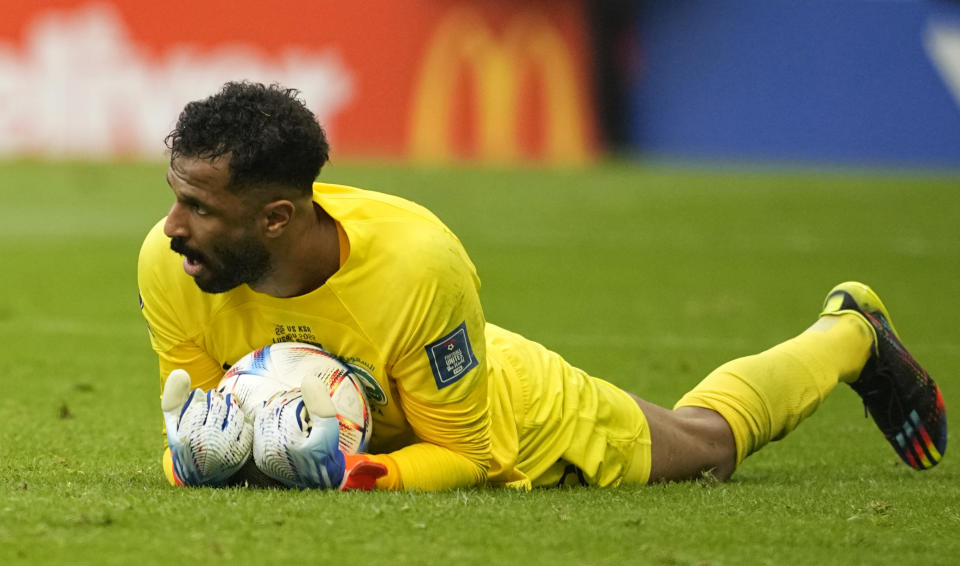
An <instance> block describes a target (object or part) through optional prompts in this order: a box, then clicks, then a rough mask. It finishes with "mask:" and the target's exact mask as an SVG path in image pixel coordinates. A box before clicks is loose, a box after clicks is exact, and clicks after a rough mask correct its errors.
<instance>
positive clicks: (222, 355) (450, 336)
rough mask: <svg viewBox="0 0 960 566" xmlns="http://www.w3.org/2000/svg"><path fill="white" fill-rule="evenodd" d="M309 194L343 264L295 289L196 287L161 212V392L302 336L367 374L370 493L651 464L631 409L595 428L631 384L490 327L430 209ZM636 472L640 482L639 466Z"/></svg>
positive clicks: (147, 283) (459, 254)
mask: <svg viewBox="0 0 960 566" xmlns="http://www.w3.org/2000/svg"><path fill="white" fill-rule="evenodd" d="M314 201H315V202H317V203H318V204H319V205H320V206H321V207H322V208H323V209H324V210H325V211H326V212H327V213H328V214H329V215H330V216H331V217H332V218H333V219H334V220H336V222H337V224H338V230H339V231H340V239H341V266H340V269H339V270H338V271H337V272H336V273H335V274H334V275H333V276H331V277H330V278H329V279H328V280H327V281H326V282H325V283H324V284H323V285H322V286H321V287H319V288H317V289H316V290H314V291H312V292H310V293H307V294H305V295H301V296H298V297H292V298H276V297H273V296H270V295H266V294H261V293H257V292H255V291H253V290H252V289H250V287H248V286H246V285H241V286H239V287H237V288H235V289H233V290H231V291H228V292H226V293H220V294H208V293H204V292H202V291H201V290H200V289H199V288H198V287H197V286H196V284H195V283H194V281H193V279H192V278H191V277H190V276H188V275H187V274H186V273H185V272H184V271H183V267H182V265H183V263H182V259H181V258H180V256H179V255H177V254H176V253H174V252H173V251H171V250H170V246H169V239H168V238H167V237H166V236H165V235H164V234H163V220H161V221H160V222H158V223H157V224H156V225H155V226H154V227H153V229H152V230H151V231H150V233H149V234H148V235H147V237H146V240H145V241H144V244H143V247H142V248H141V251H140V258H139V267H138V285H139V289H140V297H141V310H142V312H143V315H144V317H145V318H146V320H147V324H148V328H149V334H150V340H151V345H152V347H153V349H154V350H155V351H156V353H157V355H158V356H159V362H160V364H159V366H160V367H159V369H160V379H161V390H162V387H163V381H164V380H165V379H166V376H167V375H168V374H169V373H170V371H171V370H173V369H176V368H183V369H186V370H187V371H188V372H189V373H190V375H191V378H192V379H193V385H194V386H195V387H201V388H203V389H205V390H206V389H211V388H214V387H216V386H217V384H218V382H219V381H220V379H221V377H222V376H223V374H224V373H225V371H226V369H227V368H229V367H230V366H231V365H232V364H233V363H234V362H236V361H237V360H238V359H240V358H241V357H242V356H243V355H245V354H247V353H248V352H250V351H251V350H254V349H256V348H259V347H261V346H264V345H266V344H270V343H275V342H289V341H300V342H309V343H313V344H317V345H319V346H321V347H323V348H324V349H326V350H328V351H330V352H332V353H334V354H336V355H338V356H339V357H340V358H341V359H342V360H343V361H344V362H346V363H347V364H349V365H350V366H351V367H352V368H353V369H354V370H355V373H356V374H357V376H358V377H359V378H360V380H361V381H362V382H363V386H364V389H365V392H366V394H367V398H368V400H369V402H370V410H371V413H372V415H373V421H374V426H373V437H372V439H371V442H370V446H369V450H370V452H371V454H375V455H376V454H380V455H382V456H374V458H375V459H378V460H379V461H381V462H383V463H385V464H386V465H387V467H388V469H389V470H390V473H388V475H387V476H386V477H385V478H382V479H381V481H380V482H378V486H379V487H382V488H406V489H430V490H433V489H446V488H452V487H463V486H470V485H477V484H481V483H484V482H487V483H490V484H495V485H511V486H515V487H526V488H529V487H530V486H531V485H541V484H547V483H556V482H557V481H559V480H560V479H561V478H562V477H563V475H564V470H565V469H568V468H569V466H568V464H573V465H575V466H576V468H577V470H578V474H580V475H581V476H582V475H583V474H584V473H586V474H587V476H588V478H587V479H588V480H589V483H600V484H607V483H619V481H620V480H621V479H623V477H624V474H625V473H627V472H628V471H629V468H630V467H631V463H632V460H636V459H638V458H639V459H640V460H643V459H644V458H647V459H648V457H649V455H648V454H646V455H645V456H642V457H637V456H634V455H631V454H632V453H631V452H630V450H631V449H632V446H633V445H634V444H635V443H636V436H637V434H638V433H637V431H638V430H641V429H643V428H645V421H644V420H643V416H642V413H640V412H639V410H627V411H626V413H629V414H625V416H623V418H625V419H626V421H625V422H617V423H613V424H611V425H610V426H605V425H604V419H605V418H607V417H608V415H605V414H601V413H604V412H605V411H608V410H610V407H615V406H616V405H617V404H618V403H619V404H620V405H622V406H624V407H626V404H625V403H629V404H630V405H633V402H632V401H631V400H630V399H629V398H628V397H627V396H626V394H625V393H623V392H621V391H619V390H617V389H616V388H613V387H612V386H609V385H608V384H606V383H605V382H603V381H601V380H596V379H594V378H590V377H589V376H586V375H585V374H583V373H582V372H580V371H579V370H576V368H572V367H570V366H569V365H567V364H566V363H565V362H563V361H562V359H560V358H559V356H556V354H553V353H552V352H549V351H547V350H546V349H544V348H542V347H541V346H539V345H538V344H535V343H533V342H529V341H527V340H525V339H524V338H522V337H520V336H518V335H516V334H512V333H509V332H507V331H505V330H502V329H500V328H498V327H496V326H494V325H492V324H488V323H486V321H485V320H484V315H483V310H482V308H481V305H480V299H479V296H478V290H479V287H480V282H479V279H478V277H477V273H476V269H475V267H474V265H473V263H472V262H471V260H470V258H469V257H468V256H467V253H466V252H465V251H464V249H463V246H462V245H461V243H460V241H459V240H458V239H457V237H456V236H455V235H454V234H453V233H452V232H451V231H450V230H449V229H448V228H447V227H446V226H444V225H443V223H442V222H441V221H440V220H438V219H437V218H436V217H435V216H434V215H433V214H432V213H430V212H429V211H428V210H426V209H425V208H423V207H421V206H419V205H416V204H414V203H411V202H409V201H406V200H404V199H401V198H399V197H394V196H390V195H385V194H381V193H375V192H371V191H365V190H362V189H356V188H352V187H346V186H341V185H332V184H320V183H317V184H315V185H314ZM633 407H634V408H635V405H633ZM620 413H624V411H620ZM598 415H599V416H598ZM618 418H619V417H618ZM623 418H621V420H623ZM608 420H609V419H608ZM597 422H600V423H601V425H603V426H599V427H598V426H597V424H596V423H597ZM647 465H648V463H647ZM634 468H635V470H633V474H634V475H636V474H640V476H638V477H641V476H642V474H643V473H644V470H643V468H645V466H644V465H642V463H641V465H637V466H634ZM581 479H583V478H582V477H581ZM642 479H643V480H645V478H642Z"/></svg>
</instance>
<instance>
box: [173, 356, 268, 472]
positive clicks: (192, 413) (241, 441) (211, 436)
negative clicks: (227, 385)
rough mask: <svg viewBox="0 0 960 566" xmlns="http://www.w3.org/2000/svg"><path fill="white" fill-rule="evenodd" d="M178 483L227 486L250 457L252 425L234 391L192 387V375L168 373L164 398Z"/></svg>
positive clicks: (177, 372)
mask: <svg viewBox="0 0 960 566" xmlns="http://www.w3.org/2000/svg"><path fill="white" fill-rule="evenodd" d="M160 408H161V409H162V410H163V420H164V423H165V424H166V428H167V444H168V445H169V447H170V455H171V457H172V459H173V475H174V479H175V480H176V482H177V484H178V485H188V486H198V485H210V486H217V485H223V484H224V483H226V481H227V480H228V479H229V478H230V476H232V475H233V474H235V473H236V472H237V471H238V470H239V469H240V468H241V467H243V465H244V464H245V463H246V461H247V460H248V459H249V458H250V450H251V447H252V445H253V426H252V425H251V424H250V423H249V422H247V421H246V419H245V418H244V414H243V411H241V410H240V406H239V405H238V404H237V402H236V400H235V399H234V398H233V396H231V395H229V394H228V395H226V396H224V395H223V394H221V393H218V392H216V391H208V392H207V393H204V392H203V391H202V390H200V389H194V390H193V391H191V390H190V375H189V374H188V373H187V372H186V371H184V370H182V369H176V370H173V371H172V372H170V375H169V376H168V377H167V382H166V384H165V386H164V388H163V397H162V399H161V401H160Z"/></svg>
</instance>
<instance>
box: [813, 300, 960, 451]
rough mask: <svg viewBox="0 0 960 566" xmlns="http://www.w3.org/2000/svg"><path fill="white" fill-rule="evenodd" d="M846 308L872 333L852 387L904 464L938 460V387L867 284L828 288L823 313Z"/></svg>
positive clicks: (943, 421)
mask: <svg viewBox="0 0 960 566" xmlns="http://www.w3.org/2000/svg"><path fill="white" fill-rule="evenodd" d="M845 313H852V314H857V315H859V316H861V317H862V318H863V319H864V320H866V321H867V323H869V325H870V327H871V329H872V331H873V334H874V337H875V338H874V342H873V353H872V354H871V356H870V359H869V360H867V363H866V365H865V366H864V368H863V371H861V372H860V377H859V378H857V380H856V381H855V382H853V383H851V384H850V387H852V388H853V390H854V391H856V392H857V393H858V394H859V395H860V397H861V398H863V404H864V406H865V407H866V408H867V410H868V411H869V412H870V415H871V416H872V417H873V420H874V422H875V423H877V427H879V428H880V431H881V432H882V433H883V436H884V437H886V439H887V442H889V443H890V445H891V446H893V449H894V450H896V452H897V454H898V455H899V456H900V458H901V459H902V460H903V461H904V462H906V464H907V465H908V466H910V467H911V468H914V469H917V470H925V469H927V468H932V467H933V466H936V465H937V463H938V462H940V459H941V458H943V454H944V452H946V450H947V414H946V410H945V409H944V405H943V395H942V394H941V393H940V388H939V387H937V384H936V383H934V381H933V379H931V378H930V375H929V374H928V373H927V372H926V371H925V370H924V369H923V368H922V367H920V364H919V363H917V361H916V360H915V359H914V358H913V356H911V355H910V352H908V351H907V349H906V348H904V346H903V343H901V342H900V336H899V335H898V334H897V331H896V329H895V328H894V327H893V322H892V321H891V320H890V314H889V313H888V312H887V309H886V307H884V306H883V303H882V302H881V301H880V297H878V296H877V294H876V293H874V292H873V290H872V289H871V288H870V287H868V286H866V285H864V284H863V283H858V282H856V281H848V282H846V283H841V284H839V285H837V286H836V287H834V288H833V289H831V290H830V292H829V293H828V294H827V298H826V300H824V302H823V312H822V313H820V314H821V316H823V315H840V314H845Z"/></svg>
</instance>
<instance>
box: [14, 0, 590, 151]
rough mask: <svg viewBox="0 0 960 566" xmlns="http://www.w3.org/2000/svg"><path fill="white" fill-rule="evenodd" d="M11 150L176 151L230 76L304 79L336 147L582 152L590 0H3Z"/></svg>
mask: <svg viewBox="0 0 960 566" xmlns="http://www.w3.org/2000/svg"><path fill="white" fill-rule="evenodd" d="M2 4H3V5H2V8H3V18H0V155H50V156H69V157H84V156H94V157H102V156H113V155H137V156H146V157H160V156H161V155H162V152H163V146H162V139H163V137H164V136H165V134H166V133H167V132H168V131H169V130H170V128H171V127H172V125H173V123H174V122H175V120H176V116H177V113H178V112H179V110H180V109H181V108H182V106H183V104H184V103H186V102H187V101H189V100H195V99H198V98H202V97H204V96H206V95H208V94H210V93H212V92H214V91H216V90H217V89H218V88H219V86H220V85H222V84H223V83H224V82H226V81H228V80H239V79H246V80H253V81H261V82H279V83H281V84H284V85H285V86H290V87H294V88H298V89H300V90H301V92H302V95H303V97H304V99H305V100H306V101H307V104H308V105H309V106H310V107H311V109H313V110H314V112H315V113H316V114H317V116H318V118H319V119H320V121H321V123H323V124H324V126H325V127H326V128H327V130H328V134H329V136H330V138H331V144H332V146H333V150H334V155H335V156H387V157H408V158H414V159H421V160H435V161H444V160H451V159H462V158H467V159H484V160H498V161H503V160H507V161H510V160H520V159H536V160H542V161H551V162H580V161H584V160H587V159H589V158H590V157H591V156H592V155H593V153H594V151H595V141H594V140H595V124H594V120H593V111H592V97H591V92H590V88H589V85H590V76H589V61H588V57H589V50H588V44H587V41H588V38H587V31H586V26H585V15H584V6H583V3H582V2H581V1H577V0H513V1H506V0H475V1H470V0H403V1H399V0H364V1H363V2H334V1H316V0H314V1H310V0H288V1H286V2H272V3H268V2H261V1H255V0H234V1H229V2H228V1H225V0H214V1H206V2H194V1H187V0H167V1H165V2H142V1H139V0H112V1H110V2H102V1H97V2H92V1H90V0H34V1H32V2H12V1H10V0H2Z"/></svg>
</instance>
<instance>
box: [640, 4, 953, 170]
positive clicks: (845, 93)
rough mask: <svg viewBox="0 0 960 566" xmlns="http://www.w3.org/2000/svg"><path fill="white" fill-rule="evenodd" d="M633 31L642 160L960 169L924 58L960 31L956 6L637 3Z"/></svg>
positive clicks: (947, 109)
mask: <svg viewBox="0 0 960 566" xmlns="http://www.w3.org/2000/svg"><path fill="white" fill-rule="evenodd" d="M638 24H639V25H638V34H637V49H638V50H639V55H640V57H639V58H638V60H639V61H641V63H640V68H639V69H638V70H637V71H638V72H637V73H636V79H637V82H636V85H634V88H633V89H632V92H631V116H630V121H631V128H630V130H631V131H630V135H631V143H632V145H633V146H634V147H635V148H636V149H638V150H640V151H641V152H646V153H648V154H657V155H665V156H670V157H679V158H710V159H739V160H754V161H755V160H774V161H794V162H795V161H813V162H818V163H825V164H861V165H870V164H877V165H889V166H904V165H905V166H925V165H935V166H949V167H955V166H960V104H958V101H957V100H956V99H955V98H954V95H953V94H952V93H951V91H950V90H949V88H948V87H947V84H946V83H945V82H944V80H943V78H942V77H941V76H940V73H939V72H938V70H937V68H936V66H935V65H934V64H933V62H932V60H931V58H930V55H929V53H928V52H927V50H926V48H925V40H926V38H927V36H928V35H929V33H930V30H931V29H932V27H933V26H934V25H940V26H947V27H948V29H949V27H950V26H953V27H955V28H956V29H958V30H960V4H958V3H956V2H934V1H892V0H890V1H883V0H874V1H866V0H843V1H840V0H834V1H826V0H816V1H815V0H811V1H805V2H801V1H796V0H792V1H788V0H778V1H762V0H714V1H706V0H678V1H673V2H647V3H643V4H642V5H641V7H640V8H638Z"/></svg>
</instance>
